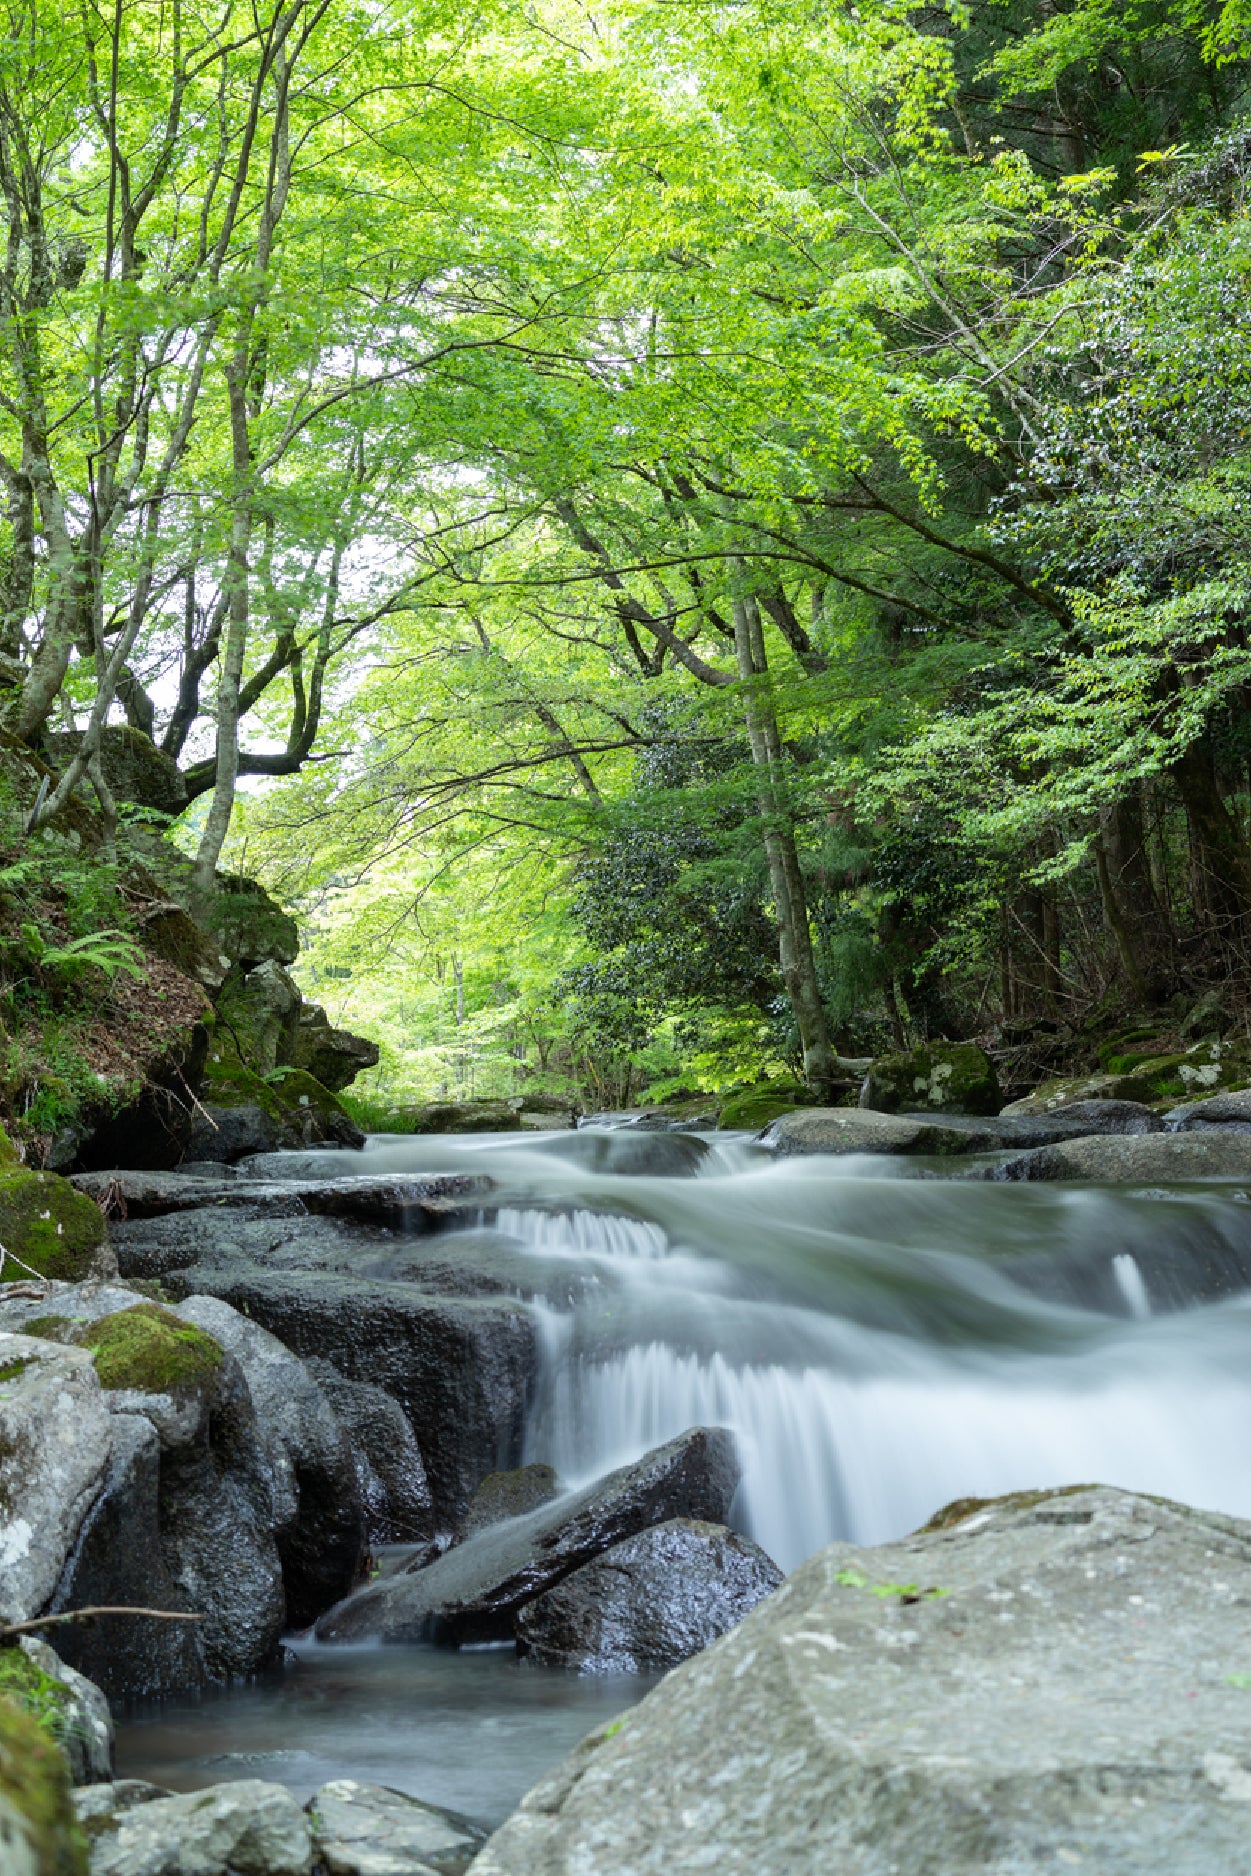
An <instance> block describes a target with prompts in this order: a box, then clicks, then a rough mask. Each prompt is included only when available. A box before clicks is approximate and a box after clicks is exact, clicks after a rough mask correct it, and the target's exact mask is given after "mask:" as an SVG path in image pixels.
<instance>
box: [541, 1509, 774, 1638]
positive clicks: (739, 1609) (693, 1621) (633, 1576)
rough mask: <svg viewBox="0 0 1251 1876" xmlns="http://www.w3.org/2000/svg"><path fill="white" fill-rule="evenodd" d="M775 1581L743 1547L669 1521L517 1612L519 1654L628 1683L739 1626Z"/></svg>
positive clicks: (691, 1523) (688, 1522)
mask: <svg viewBox="0 0 1251 1876" xmlns="http://www.w3.org/2000/svg"><path fill="white" fill-rule="evenodd" d="M781 1581H782V1572H781V1571H780V1570H779V1569H778V1567H777V1565H776V1564H775V1563H774V1561H773V1559H772V1558H771V1557H767V1556H766V1555H765V1553H764V1551H763V1550H761V1549H760V1548H759V1546H758V1545H756V1544H753V1543H752V1542H751V1541H750V1539H748V1538H746V1537H740V1536H739V1535H738V1534H737V1533H736V1532H734V1531H731V1530H728V1529H727V1528H726V1526H725V1525H723V1524H703V1523H699V1522H698V1521H696V1520H695V1519H692V1518H671V1519H670V1520H669V1521H668V1522H667V1523H665V1524H657V1525H655V1526H654V1527H653V1528H652V1529H651V1530H649V1531H640V1532H639V1534H638V1536H637V1537H629V1538H627V1539H626V1541H625V1542H624V1543H623V1544H614V1545H613V1547H612V1549H611V1550H606V1551H605V1552H604V1554H603V1556H602V1557H597V1558H596V1559H595V1561H594V1562H593V1563H587V1564H584V1565H583V1566H582V1568H581V1569H580V1570H575V1571H574V1572H573V1575H572V1576H567V1577H565V1578H564V1579H563V1581H562V1582H559V1583H557V1584H556V1586H555V1588H554V1589H549V1590H548V1591H547V1592H546V1594H545V1595H542V1596H538V1597H536V1598H535V1600H534V1601H533V1602H528V1603H526V1605H525V1607H524V1608H523V1609H522V1610H521V1611H520V1613H519V1614H518V1616H517V1639H518V1643H519V1646H520V1648H521V1652H522V1653H523V1654H526V1655H528V1656H529V1657H530V1659H531V1660H532V1661H535V1662H537V1663H539V1664H540V1665H541V1666H546V1667H562V1668H576V1669H577V1670H578V1671H579V1672H580V1673H583V1674H610V1673H616V1674H637V1673H648V1672H650V1671H655V1670H665V1669H668V1668H672V1667H676V1666H677V1664H678V1662H679V1661H685V1660H687V1659H688V1658H689V1657H690V1656H691V1655H693V1654H698V1653H699V1651H700V1649H701V1648H707V1647H708V1645H709V1643H711V1642H714V1641H716V1639H717V1637H718V1636H720V1635H724V1634H726V1633H727V1632H728V1631H729V1630H730V1629H732V1628H733V1627H734V1626H735V1624H736V1623H738V1622H741V1621H742V1619H743V1617H744V1616H745V1615H747V1613H748V1612H749V1611H750V1610H752V1609H754V1608H755V1606H756V1604H757V1603H758V1602H763V1600H764V1598H765V1597H766V1596H769V1595H771V1594H772V1593H773V1591H774V1590H775V1589H776V1588H777V1586H778V1584H779V1583H780V1582H781Z"/></svg>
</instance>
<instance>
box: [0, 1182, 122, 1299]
mask: <svg viewBox="0 0 1251 1876" xmlns="http://www.w3.org/2000/svg"><path fill="white" fill-rule="evenodd" d="M0 1244H3V1246H4V1248H5V1250H6V1251H10V1252H12V1255H13V1258H16V1259H18V1260H19V1263H14V1262H13V1261H12V1260H11V1259H6V1260H5V1264H4V1269H3V1272H2V1273H0V1281H5V1282H10V1283H11V1282H15V1281H17V1282H20V1281H22V1280H26V1281H29V1279H30V1273H31V1271H34V1272H35V1273H36V1275H38V1276H40V1277H52V1278H55V1279H57V1280H58V1281H60V1282H63V1283H81V1282H82V1281H83V1279H84V1278H86V1277H92V1276H112V1275H114V1274H115V1271H116V1265H115V1264H114V1261H113V1257H112V1253H111V1251H110V1250H109V1248H108V1232H107V1229H106V1226H105V1222H104V1214H103V1212H102V1211H101V1210H100V1208H99V1206H98V1205H96V1204H95V1203H94V1201H93V1200H91V1199H89V1198H86V1197H85V1196H84V1195H83V1194H82V1193H81V1192H76V1191H75V1190H74V1188H73V1186H72V1185H70V1183H69V1181H68V1180H66V1179H59V1178H58V1177H57V1175H56V1174H55V1173H45V1172H31V1171H30V1170H29V1169H27V1168H26V1167H14V1168H10V1169H9V1170H7V1171H3V1172H0ZM20 1265H25V1266H27V1268H25V1269H22V1268H21V1267H20Z"/></svg>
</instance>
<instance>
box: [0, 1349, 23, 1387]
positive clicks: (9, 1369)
mask: <svg viewBox="0 0 1251 1876" xmlns="http://www.w3.org/2000/svg"><path fill="white" fill-rule="evenodd" d="M29 1367H30V1361H29V1359H28V1358H27V1357H26V1356H23V1357H22V1358H21V1359H20V1360H19V1361H6V1362H5V1364H4V1366H3V1367H2V1368H0V1387H3V1386H4V1384H5V1382H6V1381H19V1380H20V1379H21V1377H22V1376H23V1375H24V1374H25V1373H26V1370H27V1369H28V1368H29Z"/></svg>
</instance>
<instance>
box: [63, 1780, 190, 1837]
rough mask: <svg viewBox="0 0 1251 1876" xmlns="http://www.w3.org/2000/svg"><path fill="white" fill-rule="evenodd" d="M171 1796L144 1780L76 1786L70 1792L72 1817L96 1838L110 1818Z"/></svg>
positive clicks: (162, 1788)
mask: <svg viewBox="0 0 1251 1876" xmlns="http://www.w3.org/2000/svg"><path fill="white" fill-rule="evenodd" d="M174 1796H175V1793H174V1792H172V1791H168V1790H167V1789H166V1787H165V1786H164V1785H150V1784H149V1783H148V1781H147V1779H146V1778H115V1779H108V1780H102V1781H101V1783H100V1784H98V1785H80V1786H79V1787H78V1789H77V1790H76V1791H75V1793H74V1815H75V1817H76V1818H77V1819H78V1821H79V1823H80V1824H81V1825H82V1826H83V1828H84V1830H85V1831H86V1832H87V1835H88V1837H89V1838H90V1837H94V1836H96V1835H97V1834H98V1833H99V1832H100V1831H101V1830H109V1829H111V1828H112V1823H113V1819H114V1818H115V1817H119V1816H120V1815H121V1814H122V1812H124V1811H133V1810H134V1808H135V1806H136V1805H137V1804H151V1803H152V1802H153V1801H154V1799H156V1798H172V1797H174Z"/></svg>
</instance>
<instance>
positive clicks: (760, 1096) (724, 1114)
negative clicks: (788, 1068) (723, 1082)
mask: <svg viewBox="0 0 1251 1876" xmlns="http://www.w3.org/2000/svg"><path fill="white" fill-rule="evenodd" d="M811 1103H812V1096H811V1095H810V1094H809V1092H808V1090H807V1089H806V1088H805V1087H803V1085H802V1084H801V1083H800V1082H798V1081H766V1082H763V1083H761V1084H760V1085H759V1086H757V1087H755V1088H747V1089H745V1090H744V1092H743V1093H741V1094H732V1095H731V1096H730V1098H729V1100H728V1101H726V1102H724V1103H723V1105H722V1108H721V1113H720V1115H719V1117H718V1120H717V1125H718V1127H721V1128H731V1127H732V1128H734V1129H736V1130H737V1129H740V1128H745V1129H747V1130H748V1131H750V1132H751V1133H758V1132H759V1130H760V1129H761V1127H767V1126H768V1125H769V1122H770V1121H771V1120H776V1119H777V1118H778V1116H779V1114H789V1113H790V1111H791V1109H792V1108H796V1107H806V1106H810V1105H811Z"/></svg>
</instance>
